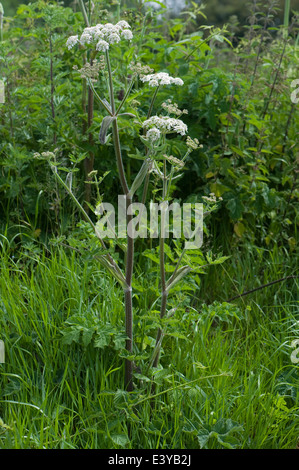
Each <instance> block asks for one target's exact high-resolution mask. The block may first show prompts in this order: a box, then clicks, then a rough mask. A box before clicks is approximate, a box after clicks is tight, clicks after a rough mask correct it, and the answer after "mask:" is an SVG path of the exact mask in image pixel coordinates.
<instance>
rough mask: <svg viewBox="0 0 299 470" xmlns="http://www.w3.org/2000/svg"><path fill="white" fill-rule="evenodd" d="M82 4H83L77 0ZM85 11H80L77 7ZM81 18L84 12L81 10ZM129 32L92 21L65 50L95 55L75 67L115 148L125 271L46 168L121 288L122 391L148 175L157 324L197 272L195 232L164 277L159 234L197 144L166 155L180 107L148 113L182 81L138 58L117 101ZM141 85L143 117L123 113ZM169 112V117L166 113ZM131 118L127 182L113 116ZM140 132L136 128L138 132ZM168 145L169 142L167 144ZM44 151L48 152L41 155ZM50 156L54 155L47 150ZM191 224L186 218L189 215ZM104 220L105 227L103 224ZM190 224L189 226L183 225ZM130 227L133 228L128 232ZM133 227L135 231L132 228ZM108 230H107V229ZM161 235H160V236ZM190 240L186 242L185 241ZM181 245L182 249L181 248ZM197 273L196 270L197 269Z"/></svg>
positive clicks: (129, 372) (99, 226)
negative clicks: (155, 243)
mask: <svg viewBox="0 0 299 470" xmlns="http://www.w3.org/2000/svg"><path fill="white" fill-rule="evenodd" d="M82 5H83V2H82ZM83 11H85V10H83ZM84 17H86V12H85V14H84ZM132 39H133V33H132V31H131V27H130V25H129V24H128V23H127V22H126V21H124V20H121V21H118V23H117V24H111V23H106V24H97V25H96V26H92V27H91V26H88V27H86V28H85V29H84V31H83V32H82V34H81V35H80V37H79V35H74V36H71V37H69V38H68V40H67V47H68V49H73V48H75V47H77V46H80V48H86V49H90V50H91V53H92V54H93V55H95V56H96V54H99V55H100V61H99V62H100V64H101V66H100V67H99V65H98V63H97V62H96V63H95V64H88V65H86V66H85V67H84V68H83V69H82V70H80V73H81V75H83V76H85V78H86V80H87V84H88V86H89V87H90V89H91V90H92V91H93V94H94V97H95V99H96V100H97V101H98V102H99V103H100V105H101V107H102V108H103V110H105V112H106V113H107V115H106V116H105V117H104V118H103V120H102V124H101V129H100V136H99V139H100V143H101V144H103V145H104V144H106V143H108V142H109V141H110V135H108V130H109V129H110V128H112V141H113V147H114V151H115V157H116V163H117V169H118V175H119V180H120V187H121V190H122V195H123V199H124V201H125V204H124V206H125V207H124V209H125V214H126V215H125V217H126V220H125V223H126V230H125V234H124V236H125V238H126V243H125V248H124V258H125V269H124V271H123V270H122V269H121V267H120V265H119V263H118V262H117V261H116V258H115V257H114V256H113V253H111V250H110V248H109V246H108V245H109V244H108V243H107V242H105V240H104V236H105V234H103V219H101V220H99V221H98V222H97V223H94V222H93V220H92V218H91V217H90V216H89V214H88V213H87V212H86V210H85V208H84V207H83V206H82V205H81V203H80V202H79V201H78V199H77V198H76V196H75V195H74V194H73V192H72V185H71V178H70V176H71V175H68V178H67V180H66V181H64V180H63V179H62V178H61V176H60V175H59V173H58V169H57V167H59V164H58V163H57V162H56V163H55V162H52V168H53V169H54V173H55V175H56V177H57V179H58V180H59V181H60V183H61V184H62V185H63V186H64V188H65V189H66V190H67V191H68V193H69V194H70V196H71V197H72V199H73V200H74V202H75V204H76V205H77V207H78V208H79V209H80V211H81V212H82V214H83V215H84V218H85V219H86V220H87V221H88V222H89V223H90V225H91V226H92V228H93V230H94V233H95V235H96V236H97V238H98V239H99V241H100V245H101V247H102V252H101V253H100V256H99V257H98V258H97V259H99V261H100V263H101V264H102V265H103V266H104V267H105V268H106V269H107V271H108V272H109V273H110V274H111V275H112V276H113V277H114V278H115V279H116V280H117V281H118V283H119V284H120V285H121V287H122V288H123V291H124V303H125V331H126V338H127V339H126V351H127V358H126V360H125V386H126V389H127V390H128V391H132V390H133V372H134V371H133V367H134V364H133V357H134V356H133V352H134V350H133V296H132V294H133V284H132V281H133V272H134V245H135V238H136V236H138V235H139V236H141V237H144V236H146V235H145V231H146V227H145V224H144V216H145V213H146V211H145V210H144V206H143V205H141V206H138V207H137V209H138V210H139V215H138V217H137V219H136V218H134V217H133V216H134V213H135V208H136V206H134V204H132V203H133V200H136V199H137V191H138V193H139V192H140V190H141V194H142V197H141V200H142V203H144V202H145V200H146V198H147V192H148V188H149V180H150V178H151V177H154V178H157V179H158V180H159V181H161V186H162V196H161V197H160V205H159V210H160V231H158V230H157V233H156V234H155V236H156V237H158V238H159V267H160V269H159V273H160V285H161V307H160V320H161V325H162V324H163V319H164V317H165V316H167V299H168V296H169V292H170V290H171V289H172V288H173V287H174V286H175V285H176V284H177V283H178V282H179V281H180V280H181V279H182V278H183V277H184V276H185V275H186V274H188V273H189V272H190V271H191V270H192V269H193V270H194V268H195V270H198V269H197V268H198V266H197V264H198V256H197V259H195V262H194V260H193V256H192V255H195V258H196V255H198V252H199V248H200V243H198V240H199V233H195V232H196V230H195V231H194V233H193V235H194V236H195V239H196V241H197V244H195V245H194V246H192V250H191V251H190V252H189V254H188V253H187V251H188V248H190V245H185V248H183V249H181V244H180V242H177V243H176V246H175V252H176V255H177V259H176V260H175V259H174V261H175V262H174V266H173V267H172V273H171V275H170V276H169V278H168V279H167V270H166V262H165V252H166V250H169V246H168V245H166V243H165V238H166V236H167V230H166V225H167V222H168V220H167V218H168V215H169V203H170V201H171V197H172V187H173V181H174V180H175V178H177V177H178V176H179V172H180V171H181V170H182V167H183V166H184V165H185V161H186V159H187V157H188V155H189V154H190V152H191V151H192V150H194V149H196V148H197V147H198V145H199V142H198V140H197V139H194V140H193V139H191V138H190V137H189V136H188V137H187V140H186V142H185V145H184V144H183V146H184V147H185V150H184V156H183V157H182V158H181V159H178V158H175V157H173V156H172V155H169V148H170V145H169V134H178V135H181V136H185V135H186V134H187V126H186V124H185V123H184V122H183V121H182V120H181V119H179V118H180V117H181V116H182V115H183V114H184V113H186V112H187V111H186V110H180V109H179V108H178V106H177V104H175V103H172V102H171V100H167V101H166V102H165V103H163V105H162V110H163V113H162V114H160V115H152V112H153V109H154V105H155V101H156V97H157V95H158V93H159V90H160V89H161V88H163V87H164V86H171V85H172V86H182V85H183V80H181V79H180V78H178V77H176V78H174V77H171V76H170V75H169V74H168V73H166V72H160V73H152V72H153V70H152V69H150V68H149V67H148V66H142V65H141V64H140V63H139V62H137V61H135V64H133V65H131V70H132V75H131V79H130V81H129V82H128V85H127V88H126V90H125V92H124V96H123V98H122V100H119V102H117V100H116V92H115V86H114V81H115V71H113V67H112V64H111V61H110V50H111V48H113V47H114V45H115V44H118V43H121V42H122V41H132ZM103 67H105V74H106V76H107V85H108V92H109V93H108V94H109V100H107V99H106V98H103V97H101V96H99V94H98V92H97V90H96V86H95V82H96V78H97V76H98V73H99V69H100V71H101V72H100V73H103ZM138 79H139V80H140V81H141V82H143V83H145V84H147V86H148V87H149V89H150V90H153V95H152V98H151V101H150V103H149V109H148V112H147V116H146V119H145V120H142V119H137V116H136V115H134V114H132V113H130V112H123V109H124V108H125V105H126V103H127V100H128V97H129V95H130V93H131V91H132V90H133V87H134V84H135V83H136V82H137V80H138ZM171 116H175V117H171ZM120 118H121V119H127V118H134V119H135V121H134V122H135V124H136V130H137V131H138V133H139V137H140V140H141V142H142V144H143V148H144V152H143V153H142V152H141V150H139V149H136V155H135V157H136V158H137V159H139V160H141V161H142V164H141V167H140V169H139V172H138V174H137V175H136V177H135V179H134V180H133V183H132V184H129V183H128V177H127V174H126V171H125V165H124V160H123V153H122V147H121V138H120V131H119V124H118V122H119V119H120ZM140 131H141V132H140ZM172 143H173V142H172ZM47 155H49V154H47ZM52 156H53V157H54V158H55V155H54V154H52ZM208 205H209V211H211V210H213V209H215V208H216V207H217V203H216V200H215V198H213V197H212V199H210V200H209V201H208ZM103 212H104V206H103V204H102V203H101V201H100V202H99V204H98V205H97V208H96V211H95V213H96V214H98V215H102V214H103ZM194 217H195V222H196V221H197V222H198V225H197V226H196V227H197V231H198V232H199V227H200V223H199V222H201V220H200V217H201V214H200V209H198V211H197V212H195V215H194ZM104 219H105V222H107V224H108V226H109V227H110V229H111V219H110V218H109V217H108V216H107V215H106V216H105V217H104ZM190 222H191V219H190ZM109 224H110V225H109ZM188 226H191V224H188ZM132 228H133V230H132ZM180 228H181V227H177V230H180ZM134 229H135V230H134ZM110 233H111V232H110ZM165 234H166V235H165ZM184 235H185V238H190V233H187V232H186V231H184ZM116 243H118V244H119V246H120V247H122V248H123V244H121V243H120V240H119V239H118V238H116ZM189 243H191V242H189ZM186 247H187V248H186ZM224 259H225V258H224V257H223V258H220V259H218V260H212V258H211V257H210V258H209V262H210V263H214V262H215V263H216V262H217V263H218V262H222V261H223V260H224ZM200 272H202V271H200ZM162 339H163V330H162V326H161V327H160V328H159V329H158V332H157V337H156V346H155V348H154V351H153V355H152V358H151V360H150V364H149V366H154V367H157V366H158V362H159V354H160V350H161V343H162Z"/></svg>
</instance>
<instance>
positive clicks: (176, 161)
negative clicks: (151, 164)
mask: <svg viewBox="0 0 299 470" xmlns="http://www.w3.org/2000/svg"><path fill="white" fill-rule="evenodd" d="M164 157H165V158H166V160H167V161H169V162H170V163H171V164H172V165H173V166H175V167H176V168H183V166H184V165H185V163H184V162H183V161H182V160H179V159H178V158H176V157H174V156H173V155H164Z"/></svg>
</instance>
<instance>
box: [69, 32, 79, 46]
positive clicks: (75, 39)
mask: <svg viewBox="0 0 299 470" xmlns="http://www.w3.org/2000/svg"><path fill="white" fill-rule="evenodd" d="M78 41H79V39H78V34H77V35H76V36H70V37H69V38H68V40H67V41H66V45H67V48H68V50H70V49H72V47H74V46H75V45H76V44H77V43H78Z"/></svg>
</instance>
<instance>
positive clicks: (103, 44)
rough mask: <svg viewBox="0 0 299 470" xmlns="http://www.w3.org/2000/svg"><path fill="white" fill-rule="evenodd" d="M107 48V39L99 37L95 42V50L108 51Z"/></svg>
mask: <svg viewBox="0 0 299 470" xmlns="http://www.w3.org/2000/svg"><path fill="white" fill-rule="evenodd" d="M108 49H109V44H108V42H107V41H104V39H100V40H99V41H98V42H97V45H96V50H97V51H102V52H105V51H108Z"/></svg>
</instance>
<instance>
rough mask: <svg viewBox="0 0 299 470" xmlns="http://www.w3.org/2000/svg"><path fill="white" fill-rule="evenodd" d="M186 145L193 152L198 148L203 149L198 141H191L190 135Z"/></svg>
mask: <svg viewBox="0 0 299 470" xmlns="http://www.w3.org/2000/svg"><path fill="white" fill-rule="evenodd" d="M186 144H187V146H188V147H189V148H190V149H192V150H196V149H197V148H202V147H203V146H202V145H199V141H198V139H191V137H190V136H189V135H188V137H187V142H186Z"/></svg>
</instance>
